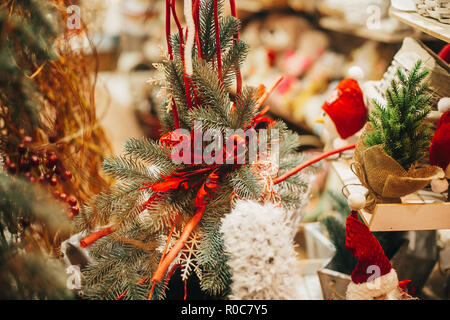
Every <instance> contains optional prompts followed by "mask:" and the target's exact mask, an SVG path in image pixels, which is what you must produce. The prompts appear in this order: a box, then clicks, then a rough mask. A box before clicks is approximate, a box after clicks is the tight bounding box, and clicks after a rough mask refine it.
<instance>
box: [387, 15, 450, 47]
mask: <svg viewBox="0 0 450 320" xmlns="http://www.w3.org/2000/svg"><path fill="white" fill-rule="evenodd" d="M389 14H390V15H391V16H392V17H394V18H396V19H398V20H400V21H401V22H403V23H406V24H407V25H409V26H411V27H413V28H415V29H417V30H420V31H422V32H425V33H426V34H429V35H431V36H433V37H435V38H438V39H441V40H443V41H445V42H450V24H445V23H441V22H439V21H438V20H435V19H433V18H428V17H424V16H421V15H420V14H418V13H417V12H407V11H401V10H398V9H395V8H392V7H391V8H390V9H389Z"/></svg>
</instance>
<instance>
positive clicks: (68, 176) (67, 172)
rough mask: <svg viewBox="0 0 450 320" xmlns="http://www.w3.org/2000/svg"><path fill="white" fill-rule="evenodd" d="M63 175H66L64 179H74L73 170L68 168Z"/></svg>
mask: <svg viewBox="0 0 450 320" xmlns="http://www.w3.org/2000/svg"><path fill="white" fill-rule="evenodd" d="M63 177H64V180H70V179H72V172H70V171H68V170H66V171H65V172H64V175H63Z"/></svg>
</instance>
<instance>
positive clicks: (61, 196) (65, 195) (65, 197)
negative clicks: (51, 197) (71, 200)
mask: <svg viewBox="0 0 450 320" xmlns="http://www.w3.org/2000/svg"><path fill="white" fill-rule="evenodd" d="M59 198H60V199H61V200H63V201H66V199H67V194H65V193H64V192H61V194H60V195H59Z"/></svg>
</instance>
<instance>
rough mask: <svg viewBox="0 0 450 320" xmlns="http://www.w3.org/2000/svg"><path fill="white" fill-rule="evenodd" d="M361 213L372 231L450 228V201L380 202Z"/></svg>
mask: <svg viewBox="0 0 450 320" xmlns="http://www.w3.org/2000/svg"><path fill="white" fill-rule="evenodd" d="M360 215H361V218H362V219H363V220H364V222H365V223H366V224H367V225H368V226H369V229H370V231H372V232H375V231H408V230H439V229H450V202H446V203H420V204H413V203H398V204H378V205H377V206H376V208H375V211H374V213H373V214H370V213H368V212H366V211H364V210H361V211H360Z"/></svg>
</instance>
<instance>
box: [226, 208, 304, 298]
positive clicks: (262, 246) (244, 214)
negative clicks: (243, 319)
mask: <svg viewBox="0 0 450 320" xmlns="http://www.w3.org/2000/svg"><path fill="white" fill-rule="evenodd" d="M220 231H221V233H222V234H223V241H224V249H225V251H226V252H227V253H228V255H229V260H228V265H229V266H230V268H231V274H232V284H231V295H230V299H232V300H235V299H238V300H271V299H276V300H292V299H295V300H298V299H299V296H298V294H299V293H298V292H297V290H296V289H297V288H298V287H299V286H301V284H302V282H301V281H302V278H301V277H300V272H299V271H300V266H299V264H298V258H297V253H296V251H295V247H294V241H293V233H292V232H291V231H292V230H291V226H290V223H289V216H288V214H287V212H286V211H285V210H284V209H283V208H280V207H277V206H275V205H273V204H272V203H270V202H269V203H265V204H263V205H261V204H260V203H258V202H255V201H248V200H238V201H237V202H236V205H235V207H234V208H233V210H232V211H231V213H229V214H227V215H225V217H224V218H223V219H222V225H221V228H220Z"/></svg>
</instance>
